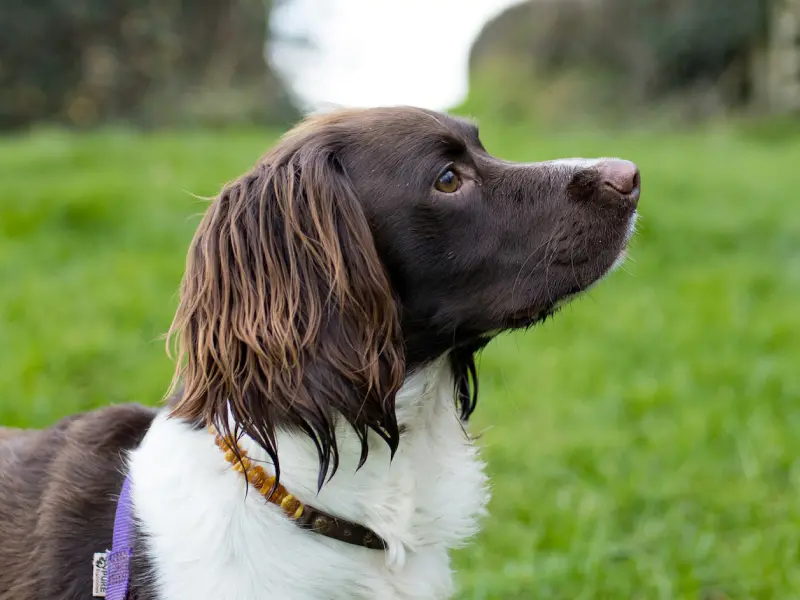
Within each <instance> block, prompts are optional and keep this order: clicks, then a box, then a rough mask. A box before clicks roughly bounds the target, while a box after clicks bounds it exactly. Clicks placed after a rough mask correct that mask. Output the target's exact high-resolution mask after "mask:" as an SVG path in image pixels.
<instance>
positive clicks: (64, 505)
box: [0, 404, 156, 600]
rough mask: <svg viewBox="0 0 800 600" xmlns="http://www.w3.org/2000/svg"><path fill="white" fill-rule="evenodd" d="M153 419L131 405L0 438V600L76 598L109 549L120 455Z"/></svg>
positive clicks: (123, 457) (122, 459) (119, 478)
mask: <svg viewBox="0 0 800 600" xmlns="http://www.w3.org/2000/svg"><path fill="white" fill-rule="evenodd" d="M155 415H156V411H155V410H154V409H150V408H146V407H143V406H139V405H134V404H125V405H117V406H111V407H108V408H103V409H99V410H96V411H92V412H88V413H83V414H80V415H73V416H70V417H66V418H64V419H62V420H61V421H59V422H57V423H56V424H54V425H53V426H51V427H49V428H46V429H41V430H4V431H3V432H0V599H5V598H14V599H15V600H16V599H19V600H27V599H28V598H31V599H33V598H37V599H39V598H42V599H47V598H79V597H81V598H82V597H85V596H86V590H91V578H92V572H91V561H92V555H93V553H94V552H103V551H105V550H107V549H108V547H109V546H110V544H111V534H112V529H113V523H114V511H115V508H116V499H117V497H118V495H119V492H120V489H121V487H122V481H123V479H124V471H125V460H126V455H127V453H128V452H129V451H130V450H133V449H134V448H136V447H137V446H138V445H139V444H140V442H141V440H142V438H143V437H144V435H145V434H146V433H147V430H148V429H149V427H150V424H151V423H152V420H153V418H154V417H155Z"/></svg>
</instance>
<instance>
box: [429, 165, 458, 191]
mask: <svg viewBox="0 0 800 600" xmlns="http://www.w3.org/2000/svg"><path fill="white" fill-rule="evenodd" d="M434 187H435V188H436V189H437V190H439V191H440V192H444V193H445V194H452V193H453V192H456V191H458V188H460V187H461V180H460V179H459V178H458V175H456V174H455V173H454V172H453V170H452V169H447V170H446V171H443V172H442V174H441V175H439V177H438V178H437V179H436V184H435V186H434Z"/></svg>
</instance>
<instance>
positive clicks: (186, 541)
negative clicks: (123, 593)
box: [131, 360, 488, 600]
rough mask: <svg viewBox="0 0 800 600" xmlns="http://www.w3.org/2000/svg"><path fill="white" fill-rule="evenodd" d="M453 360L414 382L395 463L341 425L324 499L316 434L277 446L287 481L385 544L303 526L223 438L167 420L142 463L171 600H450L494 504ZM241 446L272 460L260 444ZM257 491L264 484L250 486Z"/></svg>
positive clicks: (151, 527)
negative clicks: (225, 452)
mask: <svg viewBox="0 0 800 600" xmlns="http://www.w3.org/2000/svg"><path fill="white" fill-rule="evenodd" d="M453 394H454V383H453V378H452V373H451V371H450V368H449V365H448V363H447V361H444V360H443V361H439V362H437V363H435V364H433V365H431V366H429V367H426V368H425V369H422V370H420V371H419V372H417V373H415V374H413V375H412V376H410V377H409V378H408V379H407V381H406V383H405V385H404V386H403V388H402V390H401V391H400V393H399V394H398V396H397V402H396V405H397V418H398V422H399V424H400V425H402V426H403V428H404V433H403V436H402V438H401V442H400V447H399V449H398V451H397V454H396V455H395V457H394V459H393V460H391V461H390V456H389V449H388V447H387V446H386V445H385V444H384V443H383V442H382V441H381V440H379V439H378V438H377V437H376V438H375V439H374V440H372V439H371V440H370V454H369V459H368V460H367V462H366V464H365V465H364V466H363V467H362V468H361V469H359V470H357V469H356V468H357V466H358V462H359V458H360V455H361V447H360V443H359V441H358V439H357V437H356V435H355V434H354V433H353V432H352V430H350V429H349V427H348V426H347V425H346V424H343V425H342V426H341V427H340V428H339V429H338V431H337V441H338V444H339V452H340V464H339V469H338V471H337V472H336V474H335V475H334V476H333V478H332V479H330V481H328V482H327V483H326V484H325V485H324V486H323V488H322V490H321V491H319V493H318V492H317V475H318V464H319V463H318V459H317V452H316V449H315V447H314V445H313V443H312V441H311V440H310V439H308V438H307V437H306V436H304V435H301V434H297V433H290V432H283V433H281V434H280V437H279V440H278V449H279V456H280V460H281V483H283V485H285V486H286V488H287V489H288V490H290V492H291V493H292V494H294V495H295V496H297V498H298V499H300V500H301V501H302V502H305V503H308V504H312V505H313V506H315V507H317V508H319V509H321V510H324V511H326V512H328V513H330V514H333V515H337V516H341V517H343V518H345V519H348V520H351V521H354V522H356V523H360V524H362V525H364V526H366V527H369V528H371V529H373V530H374V531H375V532H376V533H377V534H378V535H380V536H381V537H382V538H383V539H384V540H385V541H386V542H387V543H388V549H387V550H386V551H385V552H382V551H376V550H368V549H365V548H360V547H353V546H350V545H347V544H343V543H341V542H337V541H335V540H331V539H328V538H325V537H323V536H320V535H317V534H315V533H312V532H308V531H303V530H300V529H299V528H298V527H297V526H296V525H295V524H294V523H292V522H291V521H290V520H289V519H287V518H286V517H285V515H284V514H282V513H281V511H280V510H279V509H277V508H276V507H274V506H271V505H267V504H266V503H265V502H264V499H263V497H261V496H260V495H259V494H256V493H248V494H247V495H246V496H245V488H244V484H243V481H242V478H241V474H240V473H237V472H235V471H233V470H232V469H231V468H230V466H229V465H228V464H227V463H226V462H225V460H224V457H223V456H222V455H221V453H220V451H219V449H218V448H217V447H216V446H215V444H214V440H213V437H212V436H210V435H209V434H208V432H206V431H205V430H196V429H193V428H191V427H189V426H188V425H187V424H185V423H182V422H180V421H175V420H170V419H167V418H166V417H165V416H161V417H159V418H158V419H157V420H156V422H155V423H154V425H153V427H152V429H151V431H150V432H149V433H148V435H147V437H146V438H145V440H144V442H143V444H142V446H141V447H140V448H139V449H138V450H136V451H135V452H134V453H133V455H132V457H131V475H132V478H133V496H134V505H135V511H136V516H137V518H138V519H139V520H140V522H141V525H142V530H143V532H144V534H145V535H146V541H145V543H146V544H147V552H148V556H149V559H150V562H151V563H152V564H153V566H154V569H155V572H156V581H155V582H154V583H155V587H156V589H157V590H158V593H159V597H163V598H170V599H173V598H174V599H180V598H193V599H195V598H205V597H208V598H231V599H237V598H248V599H249V600H258V599H259V598H267V597H275V596H282V597H287V598H293V599H297V600H306V599H308V600H311V599H316V598H334V599H338V598H386V599H401V598H415V599H417V598H420V599H423V598H430V599H438V598H447V597H449V595H450V594H451V593H452V581H451V574H450V568H449V556H448V550H449V549H451V548H455V547H458V546H459V545H461V544H462V543H463V542H464V541H466V540H467V539H468V538H469V537H470V536H471V535H472V534H473V533H474V532H475V531H476V528H477V519H478V517H480V516H481V514H482V513H483V511H484V510H485V505H486V502H487V500H488V492H487V489H486V479H485V475H484V473H483V465H482V463H481V462H480V460H479V458H478V456H477V449H476V448H475V446H473V444H472V443H471V441H470V440H469V438H468V436H467V434H466V433H465V431H464V430H463V428H462V423H461V422H460V421H459V419H458V417H457V413H456V409H455V406H454V401H453ZM242 446H243V447H244V448H245V449H246V450H247V452H248V453H249V455H250V456H251V457H252V458H253V459H254V460H263V461H264V462H265V464H268V458H267V456H266V453H264V452H263V450H261V449H260V448H259V447H258V446H257V445H255V444H254V443H253V442H252V441H251V440H248V439H244V440H242ZM251 492H252V491H251Z"/></svg>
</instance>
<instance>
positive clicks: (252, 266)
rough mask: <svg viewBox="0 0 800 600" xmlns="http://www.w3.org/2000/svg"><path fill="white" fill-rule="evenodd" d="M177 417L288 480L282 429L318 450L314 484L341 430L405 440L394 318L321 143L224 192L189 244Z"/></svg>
mask: <svg viewBox="0 0 800 600" xmlns="http://www.w3.org/2000/svg"><path fill="white" fill-rule="evenodd" d="M169 338H170V340H172V341H173V342H174V344H175V346H176V349H177V368H176V372H175V377H174V379H173V386H172V389H173V390H175V389H179V388H180V387H182V388H183V393H182V394H181V395H180V397H179V399H178V400H177V401H176V402H175V404H174V405H173V408H172V411H171V415H172V416H174V417H179V418H182V419H186V420H188V421H190V422H193V423H196V424H198V425H204V426H210V425H213V426H214V427H216V428H217V429H218V430H219V431H220V432H222V433H223V434H224V435H232V436H234V437H238V436H240V435H241V434H246V435H248V436H249V437H251V438H252V439H253V440H254V441H255V442H256V443H257V444H259V445H260V446H261V447H262V448H264V450H266V452H267V453H268V454H269V456H270V458H271V460H272V461H273V463H274V468H275V471H276V475H277V476H278V477H279V476H280V465H279V461H278V448H277V440H276V432H277V431H278V430H279V429H286V428H294V429H299V430H301V431H303V432H305V433H306V434H307V435H308V436H310V438H311V439H312V440H313V441H314V444H315V445H316V448H317V452H318V454H319V460H320V471H319V480H318V483H319V486H320V487H321V486H322V484H323V483H324V481H325V477H326V474H328V473H329V472H330V474H331V476H332V475H333V473H335V472H336V468H337V467H338V462H339V455H338V448H337V444H336V433H335V428H336V420H337V418H338V417H339V416H340V417H341V418H344V419H345V420H346V421H347V422H348V423H349V424H350V425H351V426H352V428H353V429H354V430H355V432H356V434H357V435H358V437H359V438H360V440H361V464H363V463H364V461H365V460H366V459H367V455H368V452H369V447H368V443H367V438H368V433H369V432H370V431H373V432H375V433H376V434H377V435H378V436H380V437H381V438H382V439H383V440H384V441H385V442H386V443H387V444H388V445H389V447H390V448H391V451H392V454H394V451H395V450H396V449H397V445H398V443H399V432H398V426H397V420H396V417H395V410H394V398H395V394H396V392H397V390H398V389H399V388H400V386H401V385H402V381H403V377H404V371H405V365H404V360H403V351H402V337H401V333H400V325H399V321H398V315H397V308H396V304H395V302H394V299H393V297H392V292H391V288H390V286H389V283H388V280H387V277H386V274H385V272H384V270H383V267H382V265H381V263H380V261H379V259H378V255H377V251H376V249H375V246H374V243H373V240H372V235H371V233H370V230H369V227H368V224H367V221H366V218H365V216H364V214H363V212H362V207H361V205H360V203H359V201H358V198H357V197H356V195H355V193H354V190H353V187H352V185H351V183H350V182H349V180H348V177H347V174H346V173H345V172H344V169H343V167H342V165H341V164H340V163H339V161H338V160H337V158H336V156H335V152H334V150H333V149H331V144H330V143H329V142H328V141H327V140H326V139H325V136H323V135H321V134H319V133H314V132H310V133H309V132H306V133H305V134H303V135H296V136H293V137H289V138H287V139H286V140H284V141H283V142H282V143H281V144H279V145H278V146H277V148H276V149H274V150H273V151H272V152H271V153H269V154H267V155H266V156H265V157H264V158H263V159H262V161H260V162H259V163H258V164H257V165H256V166H255V167H254V168H253V169H252V170H251V171H250V172H249V173H247V174H245V175H244V176H242V177H241V178H239V179H238V180H236V181H234V182H232V183H230V184H228V185H227V186H226V187H225V188H224V189H223V190H222V192H221V193H220V195H219V197H218V198H217V199H216V200H215V201H214V202H213V203H212V205H211V206H210V208H209V210H208V212H207V213H206V214H205V216H204V218H203V220H202V222H201V224H200V226H199V228H198V230H197V232H196V234H195V237H194V239H193V241H192V243H191V247H190V250H189V254H188V258H187V266H186V274H185V277H184V280H183V283H182V287H181V299H180V304H179V307H178V310H177V313H176V315H175V320H174V321H173V323H172V326H171V328H170V332H169Z"/></svg>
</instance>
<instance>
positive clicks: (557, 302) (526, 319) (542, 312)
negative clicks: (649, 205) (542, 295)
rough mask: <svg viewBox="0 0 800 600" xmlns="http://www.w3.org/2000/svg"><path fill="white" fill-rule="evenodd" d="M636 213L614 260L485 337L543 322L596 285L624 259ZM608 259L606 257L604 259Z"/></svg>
mask: <svg viewBox="0 0 800 600" xmlns="http://www.w3.org/2000/svg"><path fill="white" fill-rule="evenodd" d="M637 216H638V213H636V212H635V211H634V213H633V214H632V215H631V218H630V220H629V221H628V227H627V229H626V231H625V234H624V238H623V240H622V244H621V246H622V247H621V249H620V251H619V252H618V253H617V255H616V257H615V258H614V260H612V261H610V262H609V263H607V264H606V265H605V266H603V265H601V266H600V268H597V267H595V268H596V269H597V272H598V273H599V274H598V275H596V276H595V277H592V278H591V279H590V280H589V281H587V282H586V283H585V284H583V285H577V283H576V286H575V288H573V289H571V290H568V291H566V292H562V293H561V294H560V295H556V297H555V298H554V299H553V301H552V302H550V303H548V304H547V305H546V306H543V307H542V306H540V307H531V308H527V309H523V310H521V311H518V312H515V313H513V314H511V315H510V316H509V317H508V318H507V319H506V320H505V323H504V324H503V326H502V327H500V328H498V329H496V330H493V331H492V332H490V333H489V334H487V337H494V336H496V335H498V334H499V333H502V332H503V331H513V330H515V329H529V328H531V327H534V326H535V325H538V324H540V323H543V322H544V321H546V320H547V319H549V318H550V317H552V316H553V315H555V314H556V313H557V312H558V311H559V310H561V309H562V308H563V307H564V306H566V305H567V304H569V303H570V302H571V301H572V300H574V299H575V298H577V297H578V296H580V295H581V294H583V293H584V292H587V291H588V290H590V289H591V288H593V287H594V286H595V285H597V284H598V283H599V282H600V281H602V280H603V279H605V277H606V276H608V275H609V274H610V273H612V272H614V271H616V270H617V269H618V268H619V267H620V266H622V264H623V263H624V262H625V259H626V258H627V257H628V242H629V241H630V239H631V238H632V237H633V235H634V233H636V219H637ZM606 260H608V259H606Z"/></svg>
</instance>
